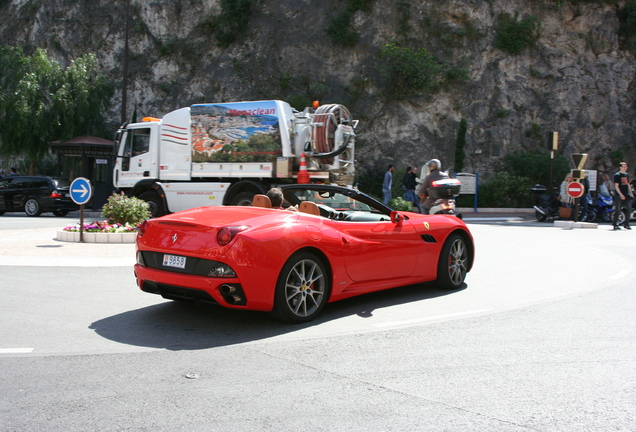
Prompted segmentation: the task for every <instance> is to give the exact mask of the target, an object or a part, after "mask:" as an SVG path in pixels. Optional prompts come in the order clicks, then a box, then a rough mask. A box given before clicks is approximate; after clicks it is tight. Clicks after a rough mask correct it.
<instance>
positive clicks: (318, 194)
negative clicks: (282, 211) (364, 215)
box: [291, 190, 376, 211]
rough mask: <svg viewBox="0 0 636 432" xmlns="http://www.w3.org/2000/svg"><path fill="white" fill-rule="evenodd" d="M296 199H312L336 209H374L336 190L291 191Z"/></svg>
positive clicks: (299, 200) (300, 200)
mask: <svg viewBox="0 0 636 432" xmlns="http://www.w3.org/2000/svg"><path fill="white" fill-rule="evenodd" d="M291 193H292V194H293V195H294V196H295V197H296V201H298V202H302V201H312V202H315V203H316V204H321V205H325V206H327V207H331V208H332V209H334V210H339V211H342V210H356V211H374V210H376V209H374V208H373V207H371V206H369V205H367V204H365V203H362V202H360V201H358V200H356V199H353V198H351V197H349V196H346V195H344V194H342V193H339V192H334V191H318V190H296V191H291Z"/></svg>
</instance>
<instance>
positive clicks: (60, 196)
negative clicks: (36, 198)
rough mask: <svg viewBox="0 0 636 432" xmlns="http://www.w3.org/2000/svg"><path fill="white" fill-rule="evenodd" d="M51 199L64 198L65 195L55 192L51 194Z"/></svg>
mask: <svg viewBox="0 0 636 432" xmlns="http://www.w3.org/2000/svg"><path fill="white" fill-rule="evenodd" d="M51 198H64V195H62V194H61V193H59V192H58V191H56V190H54V191H53V192H51Z"/></svg>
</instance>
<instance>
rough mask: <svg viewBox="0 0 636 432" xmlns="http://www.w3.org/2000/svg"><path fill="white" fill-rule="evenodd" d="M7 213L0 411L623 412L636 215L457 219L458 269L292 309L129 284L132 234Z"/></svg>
mask: <svg viewBox="0 0 636 432" xmlns="http://www.w3.org/2000/svg"><path fill="white" fill-rule="evenodd" d="M15 219H19V218H12V217H9V218H6V217H3V218H2V219H0V230H1V233H0V235H2V236H3V239H4V240H3V243H4V244H5V247H4V248H3V249H2V250H0V278H1V280H2V281H3V283H2V292H3V296H2V301H1V302H0V366H1V367H2V370H3V374H2V376H1V377H0V388H2V389H3V391H2V393H0V430H3V431H4V430H7V431H13V430H16V431H31V430H33V431H36V430H38V431H39V430H47V431H58V430H59V431H62V430H64V431H75V430H77V431H85V430H136V431H137V430H153V431H164V430H165V431H168V430H170V431H172V430H210V431H245V430H257V431H297V430H306V431H340V430H342V431H369V430H374V431H420V430H421V431H446V430H453V431H577V432H578V431H607V430H625V431H629V430H636V416H635V415H634V413H635V412H636V379H635V378H634V373H633V371H634V370H635V366H636V364H635V363H636V356H635V354H636V325H635V324H636V318H635V316H636V296H635V295H634V289H633V287H634V286H635V283H634V282H636V273H635V272H634V271H633V263H634V262H635V259H636V250H635V249H634V247H633V244H634V242H635V241H636V234H634V232H636V231H634V232H627V231H621V232H612V231H610V230H609V227H608V226H601V227H599V228H598V229H575V230H563V229H560V228H554V227H552V226H551V225H550V224H538V223H532V222H528V221H524V220H517V219H510V218H506V219H505V220H491V221H490V222H484V221H474V222H470V227H471V230H472V231H473V235H474V237H475V239H476V243H477V257H476V262H475V268H474V271H473V272H471V273H470V274H469V276H468V278H467V286H466V288H465V289H463V290H460V291H457V292H452V293H448V292H443V291H440V290H437V289H436V288H435V286H434V285H433V284H426V285H416V286H409V287H404V288H400V289H396V290H391V291H385V292H382V293H376V294H372V295H367V296H363V297H358V298H354V299H349V300H346V301H342V302H339V303H334V304H330V305H328V306H327V307H326V308H325V310H324V313H323V315H322V316H321V317H320V318H319V319H318V320H316V321H314V322H312V323H310V324H306V325H296V326H292V325H287V324H282V323H278V322H275V321H272V320H271V319H270V318H269V317H268V316H267V315H266V314H262V313H255V312H236V311H227V310H223V309H217V308H213V309H208V308H203V307H197V306H192V305H188V304H181V303H176V302H168V301H164V300H163V299H161V298H160V297H157V296H152V295H149V294H145V293H142V292H140V291H139V290H138V289H137V288H136V286H135V282H134V279H133V277H132V270H131V265H132V262H133V261H134V257H133V256H132V255H133V251H134V246H133V245H89V244H61V243H60V242H57V241H56V240H54V239H53V237H54V232H55V229H56V225H55V223H53V224H52V225H51V226H48V225H47V227H42V228H36V227H35V226H33V227H31V228H30V229H28V230H26V231H25V230H23V229H21V228H23V227H24V225H23V224H24V223H26V224H27V226H29V224H31V223H32V221H31V219H30V218H29V219H27V220H22V221H19V220H18V221H16V220H15ZM51 219H52V220H55V219H53V218H51ZM62 219H66V218H62ZM5 221H6V223H5ZM42 221H44V219H42ZM58 221H59V219H58ZM66 222H67V221H64V224H66ZM43 223H48V219H47V220H46V221H45V222H43ZM56 223H57V222H56ZM7 226H11V227H10V228H8V229H7V228H6V227H7ZM57 226H59V224H58V225H57ZM19 228H20V229H19Z"/></svg>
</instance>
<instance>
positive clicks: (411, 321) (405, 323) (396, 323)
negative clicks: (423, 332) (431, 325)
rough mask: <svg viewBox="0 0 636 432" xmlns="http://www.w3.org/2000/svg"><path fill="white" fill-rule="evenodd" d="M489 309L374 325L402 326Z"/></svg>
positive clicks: (482, 311) (467, 314) (473, 313)
mask: <svg viewBox="0 0 636 432" xmlns="http://www.w3.org/2000/svg"><path fill="white" fill-rule="evenodd" d="M489 310H490V309H477V310H473V311H467V312H457V313H452V314H444V315H434V316H429V317H422V318H415V319H410V320H405V321H390V322H385V323H380V324H373V326H374V327H395V326H401V325H407V324H416V323H421V322H426V321H435V320H439V319H445V318H457V317H461V316H469V315H476V314H480V313H484V312H488V311H489Z"/></svg>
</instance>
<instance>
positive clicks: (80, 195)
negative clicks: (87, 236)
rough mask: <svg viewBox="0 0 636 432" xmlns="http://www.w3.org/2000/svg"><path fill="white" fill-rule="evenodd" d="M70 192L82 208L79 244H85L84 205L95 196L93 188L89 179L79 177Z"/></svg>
mask: <svg viewBox="0 0 636 432" xmlns="http://www.w3.org/2000/svg"><path fill="white" fill-rule="evenodd" d="M69 191H70V193H71V199H72V200H73V201H74V202H75V204H78V205H79V206H80V229H79V242H80V243H84V204H86V203H87V202H88V201H89V200H90V199H91V197H92V196H93V187H92V186H91V182H90V181H89V180H88V179H85V178H84V177H78V178H76V179H75V180H73V182H72V183H71V187H70V188H69Z"/></svg>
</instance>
